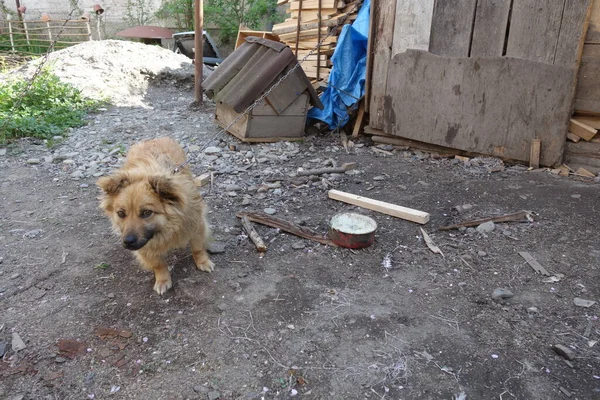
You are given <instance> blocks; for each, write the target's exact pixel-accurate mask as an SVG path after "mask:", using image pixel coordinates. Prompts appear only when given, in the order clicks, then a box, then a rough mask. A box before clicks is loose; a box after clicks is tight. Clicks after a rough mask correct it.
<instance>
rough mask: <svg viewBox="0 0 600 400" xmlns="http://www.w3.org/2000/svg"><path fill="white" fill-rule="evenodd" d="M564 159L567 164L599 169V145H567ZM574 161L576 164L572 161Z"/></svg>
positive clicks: (591, 143) (583, 143)
mask: <svg viewBox="0 0 600 400" xmlns="http://www.w3.org/2000/svg"><path fill="white" fill-rule="evenodd" d="M565 159H566V161H567V162H569V163H573V164H583V165H586V164H587V165H592V166H596V167H600V143H594V142H583V141H581V142H579V143H567V150H566V152H565ZM574 160H576V162H575V161H574Z"/></svg>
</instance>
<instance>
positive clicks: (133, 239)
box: [123, 235, 137, 247]
mask: <svg viewBox="0 0 600 400" xmlns="http://www.w3.org/2000/svg"><path fill="white" fill-rule="evenodd" d="M135 242H137V237H135V236H133V235H128V236H125V237H124V238H123V244H124V245H125V247H131V246H133V245H134V244H135Z"/></svg>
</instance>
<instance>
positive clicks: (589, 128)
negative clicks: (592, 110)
mask: <svg viewBox="0 0 600 400" xmlns="http://www.w3.org/2000/svg"><path fill="white" fill-rule="evenodd" d="M598 130H600V117H598V116H592V115H574V116H573V117H572V118H571V121H570V122H569V133H568V134H567V147H566V152H565V162H567V163H569V165H570V166H571V167H573V168H577V167H583V168H585V169H586V170H587V171H590V172H591V173H592V175H591V177H593V176H594V175H593V174H597V173H598V172H600V134H598ZM583 168H581V169H583ZM587 171H586V172H587ZM575 174H576V175H583V176H585V175H586V173H582V172H581V171H576V173H575ZM587 175H588V176H589V172H588V173H587Z"/></svg>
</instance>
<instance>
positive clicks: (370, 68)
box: [365, 3, 375, 113]
mask: <svg viewBox="0 0 600 400" xmlns="http://www.w3.org/2000/svg"><path fill="white" fill-rule="evenodd" d="M373 8H374V7H373V4H372V3H371V4H370V5H369V37H368V39H367V72H366V77H365V111H366V112H367V113H369V112H370V107H371V80H372V73H373V43H374V36H375V24H374V22H373V21H374V19H373V18H374V13H373Z"/></svg>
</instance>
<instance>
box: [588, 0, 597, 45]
mask: <svg viewBox="0 0 600 400" xmlns="http://www.w3.org/2000/svg"><path fill="white" fill-rule="evenodd" d="M585 43H590V44H592V43H596V44H600V1H598V0H594V1H593V4H592V12H591V16H590V26H589V28H588V31H587V35H586V39H585Z"/></svg>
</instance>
